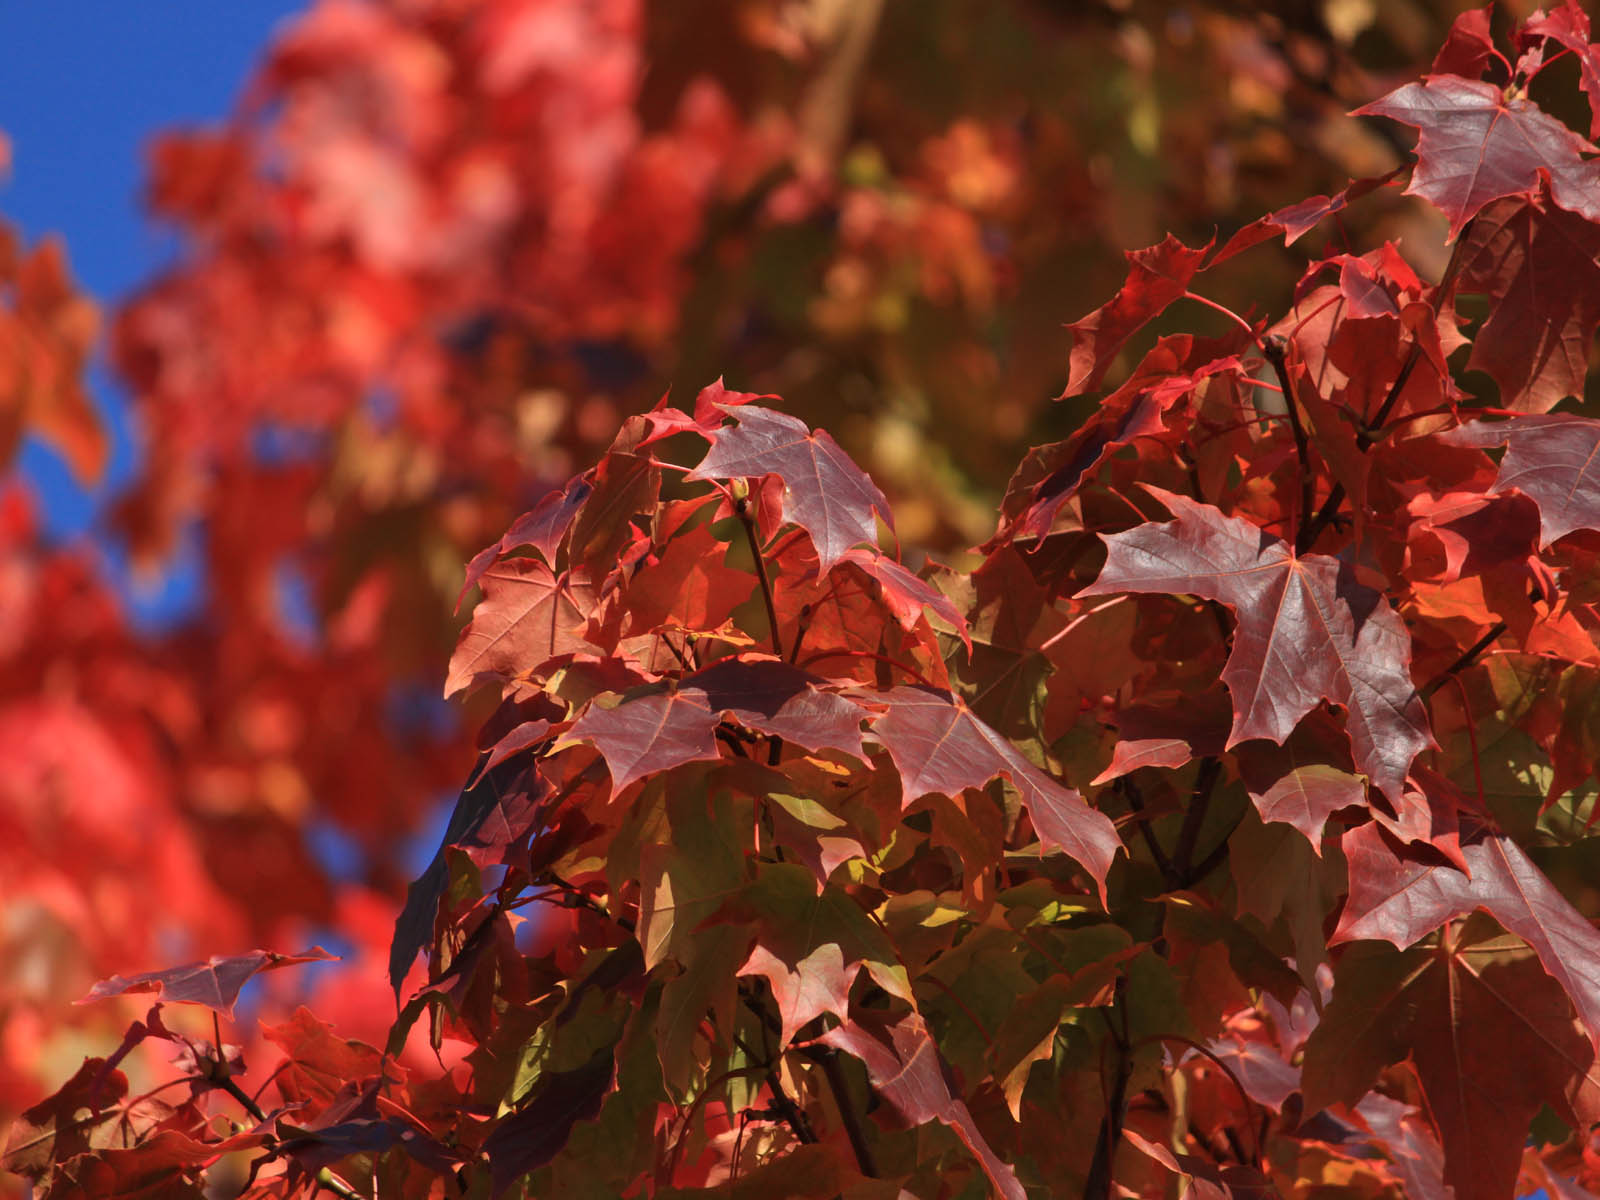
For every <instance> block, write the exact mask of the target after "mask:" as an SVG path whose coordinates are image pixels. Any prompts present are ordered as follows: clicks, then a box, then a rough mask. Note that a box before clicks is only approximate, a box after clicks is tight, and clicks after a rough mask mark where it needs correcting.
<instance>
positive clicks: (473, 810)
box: [389, 722, 551, 997]
mask: <svg viewBox="0 0 1600 1200" xmlns="http://www.w3.org/2000/svg"><path fill="white" fill-rule="evenodd" d="M528 724H529V725H534V726H537V725H539V724H542V722H529V723H528ZM518 731H523V732H527V730H526V729H525V727H523V726H519V727H518V730H516V731H513V734H517V733H518ZM538 732H539V733H543V731H542V730H539V731H538ZM493 757H494V756H493V754H492V753H491V754H486V755H485V756H484V759H485V762H484V764H483V765H482V766H480V767H478V768H477V769H476V770H474V772H473V775H472V778H471V779H469V780H468V782H467V786H466V787H464V788H462V789H461V793H460V794H459V795H458V796H457V797H456V803H455V807H454V808H453V809H451V811H450V818H449V821H448V822H447V823H446V825H445V831H444V836H443V837H442V838H441V839H440V841H439V848H438V849H437V850H435V851H434V854H433V858H432V859H431V860H429V863H428V866H427V867H426V868H425V869H424V870H423V872H422V874H421V875H419V876H417V878H416V879H415V880H413V881H412V882H411V883H410V884H409V885H408V886H407V888H406V899H405V904H404V905H402V907H401V909H400V914H399V916H397V917H396V918H395V923H394V935H393V937H392V938H391V939H390V942H389V983H390V985H391V986H392V987H393V988H394V991H395V995H396V997H398V996H399V994H400V987H401V985H402V984H403V983H404V982H405V977H406V973H407V972H408V971H410V970H411V964H412V963H413V962H415V961H416V957H417V952H418V951H419V950H421V949H422V948H423V947H424V946H426V945H427V944H428V941H429V939H430V938H431V937H432V934H433V923H434V914H435V913H436V912H437V911H438V908H439V899H440V897H441V896H443V895H444V889H445V884H446V883H447V881H448V864H447V861H446V852H447V851H448V850H449V848H450V847H451V846H454V845H457V844H460V843H463V842H469V841H471V840H473V839H475V838H478V837H479V834H480V832H481V831H482V830H483V829H484V827H485V826H487V825H492V824H493V823H494V821H495V818H496V816H497V815H498V816H500V817H501V818H502V823H503V825H504V827H505V830H506V835H507V839H508V840H510V839H511V838H512V837H513V836H514V837H521V836H522V835H523V833H525V832H526V828H524V827H523V826H525V825H526V821H527V818H528V816H530V815H531V810H532V809H533V808H534V807H535V806H536V805H537V804H538V803H539V802H541V801H543V800H544V799H545V798H546V797H547V796H549V794H550V792H551V788H550V785H549V784H548V783H547V782H546V781H545V780H544V778H543V776H541V775H540V774H539V773H538V772H537V771H533V770H529V769H528V768H527V767H526V766H525V765H524V764H522V763H520V762H511V761H508V760H502V761H500V762H493V761H491V760H492V759H493ZM519 801H520V803H519ZM508 806H515V808H516V809H517V810H518V811H517V812H516V813H514V814H507V813H506V808H507V807H508ZM513 830H514V831H515V832H514V834H513ZM480 840H482V839H480Z"/></svg>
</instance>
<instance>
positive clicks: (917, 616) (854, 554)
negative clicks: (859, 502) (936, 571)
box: [843, 547, 972, 654]
mask: <svg viewBox="0 0 1600 1200" xmlns="http://www.w3.org/2000/svg"><path fill="white" fill-rule="evenodd" d="M843 561H845V562H847V563H850V564H852V565H853V566H855V567H857V568H859V569H860V570H862V571H865V572H866V573H867V574H868V575H869V576H871V577H872V578H873V579H874V580H876V581H877V584H878V587H879V588H880V589H881V590H882V595H883V599H884V601H885V602H886V603H887V604H888V605H889V608H890V610H891V611H893V613H894V615H895V619H896V620H898V621H899V622H900V625H901V627H902V628H904V629H910V628H912V627H913V626H915V625H916V623H917V622H918V621H920V620H921V619H922V610H923V609H928V610H930V611H931V612H932V613H933V614H934V615H935V616H936V617H938V618H939V619H940V620H942V621H944V622H945V623H946V624H948V625H950V626H952V627H954V629H955V631H956V634H957V636H959V637H960V638H961V641H962V643H963V644H964V645H965V646H966V647H967V652H968V653H969V654H970V653H971V652H972V634H971V632H970V631H969V630H968V629H967V619H966V618H965V617H964V616H962V615H961V612H960V610H958V609H957V608H956V606H955V605H954V604H952V603H951V602H950V599H949V597H947V596H945V595H943V594H942V593H940V592H937V591H935V590H934V588H933V586H932V585H931V584H929V583H928V582H927V581H926V580H923V579H919V578H918V577H917V576H915V575H913V574H912V573H911V572H910V571H908V570H906V569H905V567H903V566H901V565H900V564H899V563H897V562H895V561H894V559H892V558H890V557H889V556H888V555H886V554H883V553H881V552H880V551H878V550H876V549H872V550H869V549H866V548H865V547H862V548H860V549H856V550H846V551H845V553H844V558H843Z"/></svg>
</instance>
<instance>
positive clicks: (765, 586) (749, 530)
mask: <svg viewBox="0 0 1600 1200" xmlns="http://www.w3.org/2000/svg"><path fill="white" fill-rule="evenodd" d="M733 511H734V512H735V513H737V514H738V516H739V524H741V525H743V526H744V536H745V537H746V538H747V539H748V540H749V542H750V555H751V557H752V558H754V559H755V560H756V578H757V579H758V580H760V581H761V599H762V600H763V601H764V602H765V603H766V606H767V624H768V625H770V626H771V627H772V652H773V653H774V654H776V655H777V656H778V657H779V658H783V657H784V653H783V635H782V634H781V633H779V632H778V606H777V605H776V604H774V603H773V600H772V580H771V579H769V578H768V577H767V560H766V558H765V557H763V556H762V553H761V538H760V535H759V534H758V533H757V532H756V522H755V518H754V517H752V516H751V515H750V499H749V497H747V496H740V497H739V498H738V499H737V500H735V501H734V502H733Z"/></svg>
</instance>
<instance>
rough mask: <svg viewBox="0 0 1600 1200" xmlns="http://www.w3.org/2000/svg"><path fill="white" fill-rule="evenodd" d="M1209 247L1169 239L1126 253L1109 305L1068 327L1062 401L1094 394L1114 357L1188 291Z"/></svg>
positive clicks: (1209, 245)
mask: <svg viewBox="0 0 1600 1200" xmlns="http://www.w3.org/2000/svg"><path fill="white" fill-rule="evenodd" d="M1210 249H1211V244H1210V243H1209V242H1208V243H1207V244H1206V245H1204V246H1202V247H1200V248H1199V249H1198V250H1194V249H1190V248H1189V247H1188V246H1185V245H1184V244H1183V243H1182V242H1180V241H1179V240H1178V239H1177V238H1175V237H1173V236H1172V235H1171V234H1168V235H1167V237H1166V238H1165V240H1163V241H1162V242H1160V243H1159V244H1158V245H1154V246H1149V247H1147V248H1145V249H1143V250H1130V251H1128V252H1127V253H1126V258H1127V260H1128V278H1127V281H1126V282H1124V283H1123V285H1122V290H1121V291H1119V292H1118V293H1117V294H1116V296H1115V297H1114V298H1113V299H1112V300H1111V301H1110V302H1109V303H1107V304H1102V305H1101V306H1100V307H1099V308H1097V309H1095V310H1094V311H1093V312H1092V313H1090V314H1089V315H1088V316H1086V317H1082V318H1080V319H1079V320H1076V321H1074V322H1073V323H1072V324H1070V325H1068V326H1067V330H1068V332H1070V333H1071V334H1072V356H1071V360H1070V362H1071V367H1070V372H1069V374H1068V377H1067V389H1066V391H1064V392H1063V393H1062V396H1063V397H1066V396H1077V395H1080V394H1082V393H1083V392H1087V391H1090V390H1092V389H1093V388H1096V387H1098V386H1099V384H1100V380H1101V379H1103V378H1104V377H1105V373H1106V370H1107V369H1108V368H1109V367H1110V366H1111V363H1112V360H1113V359H1115V358H1116V356H1117V351H1118V350H1120V349H1121V348H1122V344H1123V343H1124V342H1126V341H1127V340H1128V339H1129V338H1130V337H1132V336H1133V335H1134V334H1135V333H1137V332H1138V331H1139V330H1140V329H1142V328H1144V326H1145V325H1146V323H1148V322H1149V321H1152V320H1154V319H1155V318H1156V317H1158V316H1160V315H1161V313H1162V312H1164V311H1165V310H1166V308H1167V306H1168V305H1169V304H1171V303H1172V302H1173V301H1174V300H1177V299H1179V298H1180V297H1181V296H1182V295H1183V294H1184V293H1185V292H1186V291H1188V290H1189V283H1190V281H1191V280H1193V279H1194V277H1195V274H1196V273H1197V272H1198V271H1199V270H1200V263H1201V261H1202V260H1203V259H1204V258H1205V256H1206V252H1207V251H1209V250H1210Z"/></svg>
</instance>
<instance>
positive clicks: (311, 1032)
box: [262, 1006, 393, 1104]
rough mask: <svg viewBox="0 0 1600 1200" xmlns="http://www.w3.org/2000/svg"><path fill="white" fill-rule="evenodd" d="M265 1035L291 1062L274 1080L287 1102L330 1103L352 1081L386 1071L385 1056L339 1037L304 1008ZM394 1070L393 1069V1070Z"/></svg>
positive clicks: (265, 1029) (265, 1028) (263, 1032)
mask: <svg viewBox="0 0 1600 1200" xmlns="http://www.w3.org/2000/svg"><path fill="white" fill-rule="evenodd" d="M262 1034H263V1036H265V1037H266V1039H267V1040H268V1041H269V1042H271V1043H272V1044H273V1045H275V1046H277V1047H278V1048H279V1049H280V1050H282V1051H283V1052H284V1055H285V1056H286V1057H287V1059H288V1061H287V1063H286V1064H285V1065H284V1068H283V1070H281V1071H280V1072H279V1073H278V1074H277V1075H276V1076H274V1078H273V1086H274V1087H276V1088H277V1089H278V1094H279V1095H281V1096H282V1097H283V1098H284V1100H285V1101H287V1102H289V1103H291V1104H293V1103H295V1102H296V1101H300V1100H316V1101H318V1102H320V1103H323V1104H328V1103H331V1102H332V1101H333V1099H334V1098H335V1097H336V1096H337V1095H338V1094H339V1092H340V1090H341V1089H342V1088H343V1087H344V1086H345V1085H346V1084H347V1083H349V1082H350V1081H351V1080H355V1079H367V1078H370V1077H372V1076H374V1075H378V1074H380V1073H381V1072H382V1071H383V1069H384V1062H383V1055H382V1054H381V1053H380V1052H379V1051H378V1050H376V1049H374V1048H373V1047H371V1046H366V1045H363V1044H362V1043H360V1042H357V1041H352V1040H350V1039H348V1038H343V1037H340V1036H338V1034H337V1033H335V1031H334V1027H333V1026H332V1025H329V1024H327V1023H326V1022H323V1021H319V1020H317V1018H316V1017H315V1016H313V1015H312V1014H311V1012H310V1011H309V1010H308V1009H306V1008H305V1007H304V1006H301V1007H298V1008H296V1009H295V1011H294V1015H293V1016H292V1017H291V1018H290V1019H289V1020H287V1021H284V1022H282V1023H281V1024H278V1025H267V1026H264V1027H263V1028H262ZM390 1069H391V1070H393V1067H392V1066H391V1067H390Z"/></svg>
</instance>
